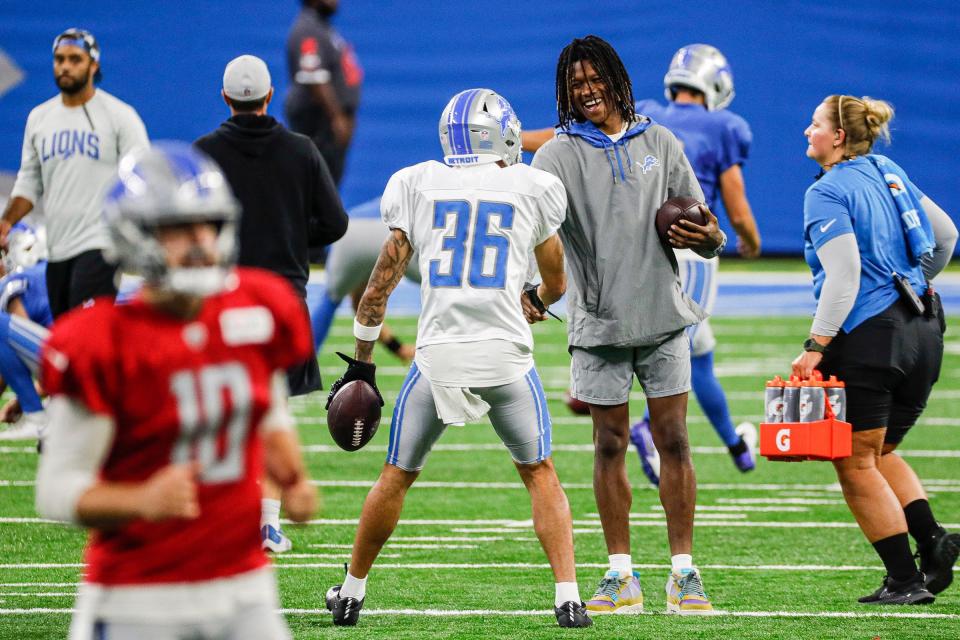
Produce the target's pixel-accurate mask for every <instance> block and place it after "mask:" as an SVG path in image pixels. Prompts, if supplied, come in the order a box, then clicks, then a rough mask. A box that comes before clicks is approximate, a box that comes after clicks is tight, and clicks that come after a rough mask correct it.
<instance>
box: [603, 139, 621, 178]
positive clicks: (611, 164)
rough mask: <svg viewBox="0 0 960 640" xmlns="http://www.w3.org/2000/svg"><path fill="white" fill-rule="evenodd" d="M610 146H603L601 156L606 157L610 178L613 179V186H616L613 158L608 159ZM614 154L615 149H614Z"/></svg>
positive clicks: (615, 170) (615, 169)
mask: <svg viewBox="0 0 960 640" xmlns="http://www.w3.org/2000/svg"><path fill="white" fill-rule="evenodd" d="M611 146H612V145H609V146H608V145H603V155H605V156H606V157H607V164H609V165H610V176H611V177H612V178H613V184H617V182H619V180H617V168H616V167H615V166H613V158H612V157H610V147H611ZM614 153H616V147H614Z"/></svg>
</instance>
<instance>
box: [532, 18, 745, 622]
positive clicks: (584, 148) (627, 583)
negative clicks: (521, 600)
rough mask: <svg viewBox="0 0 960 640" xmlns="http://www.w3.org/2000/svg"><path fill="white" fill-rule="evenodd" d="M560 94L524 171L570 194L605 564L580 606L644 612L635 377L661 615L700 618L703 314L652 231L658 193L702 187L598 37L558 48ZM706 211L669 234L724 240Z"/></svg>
mask: <svg viewBox="0 0 960 640" xmlns="http://www.w3.org/2000/svg"><path fill="white" fill-rule="evenodd" d="M556 97H557V112H558V117H559V122H560V125H559V127H558V129H557V137H556V138H555V139H553V140H551V141H549V142H547V144H545V145H544V146H543V147H542V148H541V149H540V150H539V151H538V152H537V155H536V157H534V159H533V166H534V167H536V168H538V169H543V170H545V171H548V172H550V173H552V174H554V175H556V176H557V177H559V178H560V179H561V181H563V183H564V186H565V187H566V191H567V201H568V207H567V217H566V220H565V222H564V223H563V224H562V225H561V227H560V231H559V234H560V238H561V240H562V241H563V244H564V250H565V253H566V259H567V273H568V275H569V280H570V285H571V286H570V290H569V294H568V302H567V313H568V316H569V323H568V327H569V343H570V352H571V355H572V363H571V368H570V372H571V394H572V395H573V396H574V397H575V398H577V399H579V400H582V401H583V402H586V403H587V404H588V405H589V407H590V415H591V417H592V419H593V440H594V445H595V447H596V453H595V455H594V482H593V484H594V493H595V495H596V499H597V508H598V511H599V512H600V519H601V523H602V525H603V531H604V537H605V539H606V543H607V550H608V553H609V554H610V570H609V571H608V572H607V573H606V575H605V576H604V577H603V579H602V580H601V581H600V585H599V587H598V588H597V591H596V593H595V595H594V597H593V599H592V600H590V601H589V602H588V603H587V609H588V610H589V611H590V612H591V613H626V612H640V611H643V593H642V591H641V588H640V582H639V575H638V574H636V573H635V572H634V571H633V565H632V560H631V557H630V529H629V513H630V505H631V501H632V496H631V491H630V482H629V480H628V478H627V474H626V466H625V463H624V455H625V453H626V450H627V445H628V443H629V404H628V400H629V397H630V388H631V387H632V386H633V377H634V375H636V376H637V378H638V379H639V381H640V384H641V386H642V387H643V389H644V392H645V393H646V396H647V402H648V405H649V408H650V413H651V416H652V418H653V423H654V428H653V439H654V442H655V444H656V446H657V449H658V450H659V451H660V452H661V483H660V500H661V502H662V503H663V507H664V511H665V512H666V517H667V536H668V538H669V542H670V550H671V554H672V559H671V560H672V561H671V566H672V571H671V573H670V576H669V578H668V581H667V610H668V611H669V612H675V613H704V612H709V611H711V610H712V605H711V604H710V600H709V599H708V598H707V596H706V594H705V593H704V590H703V584H702V581H701V579H700V574H699V572H698V571H697V570H696V568H694V565H693V559H692V544H693V510H694V503H695V500H696V478H695V476H694V470H693V464H692V462H691V459H690V447H689V444H688V442H687V424H686V416H687V395H688V392H689V390H690V344H689V341H688V340H687V338H686V335H685V333H684V329H685V328H686V327H688V326H690V325H694V324H697V323H698V322H700V321H701V320H703V319H704V318H705V317H706V316H707V314H706V313H705V312H704V311H703V310H702V309H700V307H699V306H697V304H696V303H694V302H693V301H692V300H690V298H689V297H687V296H686V295H685V294H684V293H683V292H682V289H681V287H680V282H679V278H678V275H677V261H676V258H675V257H674V254H673V251H671V250H670V248H669V247H666V246H663V245H661V243H660V240H659V237H658V236H657V233H656V229H655V226H654V219H655V216H656V212H657V209H659V208H660V205H661V204H663V202H664V201H665V200H667V199H668V198H673V197H677V196H691V197H694V198H696V199H698V200H701V201H702V200H703V192H702V191H701V189H700V185H699V184H698V183H697V178H696V176H695V175H694V173H693V170H692V169H691V167H690V163H689V162H688V161H687V159H686V157H685V156H684V154H683V150H682V148H681V146H680V143H679V142H678V141H677V139H676V138H675V137H674V136H673V134H672V133H670V132H669V131H668V130H667V129H665V128H664V127H661V126H659V125H656V124H654V123H653V122H652V121H651V120H650V118H647V117H644V116H637V115H636V112H635V110H634V99H633V91H632V88H631V84H630V78H629V76H628V75H627V72H626V69H624V66H623V63H622V62H621V60H620V57H619V56H618V55H617V53H616V51H614V49H613V47H611V46H610V45H609V44H608V43H607V42H605V41H604V40H602V39H601V38H598V37H596V36H587V37H585V38H582V39H579V38H578V39H575V40H573V42H571V43H570V44H569V45H567V47H566V48H564V50H563V51H562V52H561V54H560V59H559V61H558V63H557V84H556ZM703 209H704V214H705V216H706V218H707V221H708V222H707V225H706V226H703V227H700V226H697V225H693V224H689V226H684V227H673V230H672V231H671V234H670V236H671V240H670V242H671V244H672V245H673V246H674V247H677V248H689V249H692V250H693V251H695V252H697V253H698V254H700V255H701V256H703V257H707V258H709V257H713V256H715V255H718V254H719V252H720V251H721V250H722V249H723V245H724V244H725V242H726V237H725V236H724V234H723V232H722V231H721V230H720V229H719V227H718V226H717V219H716V217H715V216H714V215H713V214H712V213H711V212H710V211H709V209H707V208H706V207H703ZM684 224H688V223H687V222H686V221H684ZM528 319H529V320H536V319H538V318H533V317H530V316H528Z"/></svg>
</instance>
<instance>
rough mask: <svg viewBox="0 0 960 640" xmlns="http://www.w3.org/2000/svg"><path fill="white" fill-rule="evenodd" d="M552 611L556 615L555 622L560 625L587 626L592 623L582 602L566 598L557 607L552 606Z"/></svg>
mask: <svg viewBox="0 0 960 640" xmlns="http://www.w3.org/2000/svg"><path fill="white" fill-rule="evenodd" d="M553 612H554V613H555V614H556V615H557V624H558V625H560V626H561V627H589V626H590V625H592V624H593V620H591V619H590V618H589V617H588V616H587V609H586V607H585V606H584V604H583V603H582V602H575V601H573V600H567V601H566V602H564V603H563V604H562V605H560V606H559V607H554V609H553Z"/></svg>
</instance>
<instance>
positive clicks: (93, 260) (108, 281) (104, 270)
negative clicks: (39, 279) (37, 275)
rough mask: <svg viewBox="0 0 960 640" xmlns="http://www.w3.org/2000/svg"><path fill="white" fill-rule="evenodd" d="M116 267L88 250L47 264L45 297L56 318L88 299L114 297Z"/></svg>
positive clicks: (92, 250)
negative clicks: (47, 298)
mask: <svg viewBox="0 0 960 640" xmlns="http://www.w3.org/2000/svg"><path fill="white" fill-rule="evenodd" d="M116 277H117V267H116V265H112V264H110V263H108V262H107V261H106V260H104V259H103V253H101V251H100V249H91V250H90V251H84V252H83V253H81V254H79V255H76V256H74V257H72V258H69V259H67V260H61V261H57V262H49V263H47V296H48V297H49V298H50V311H51V312H52V313H53V317H54V318H56V317H58V316H60V315H63V314H64V313H66V312H67V311H69V310H70V309H73V308H74V307H79V306H80V305H82V304H83V303H85V302H87V301H88V300H92V299H93V298H97V297H100V296H109V297H110V298H116V297H117V281H116Z"/></svg>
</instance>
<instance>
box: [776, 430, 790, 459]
mask: <svg viewBox="0 0 960 640" xmlns="http://www.w3.org/2000/svg"><path fill="white" fill-rule="evenodd" d="M776 444H777V449H779V450H780V451H783V452H784V453H786V452H787V451H790V429H780V431H777V438H776Z"/></svg>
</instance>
